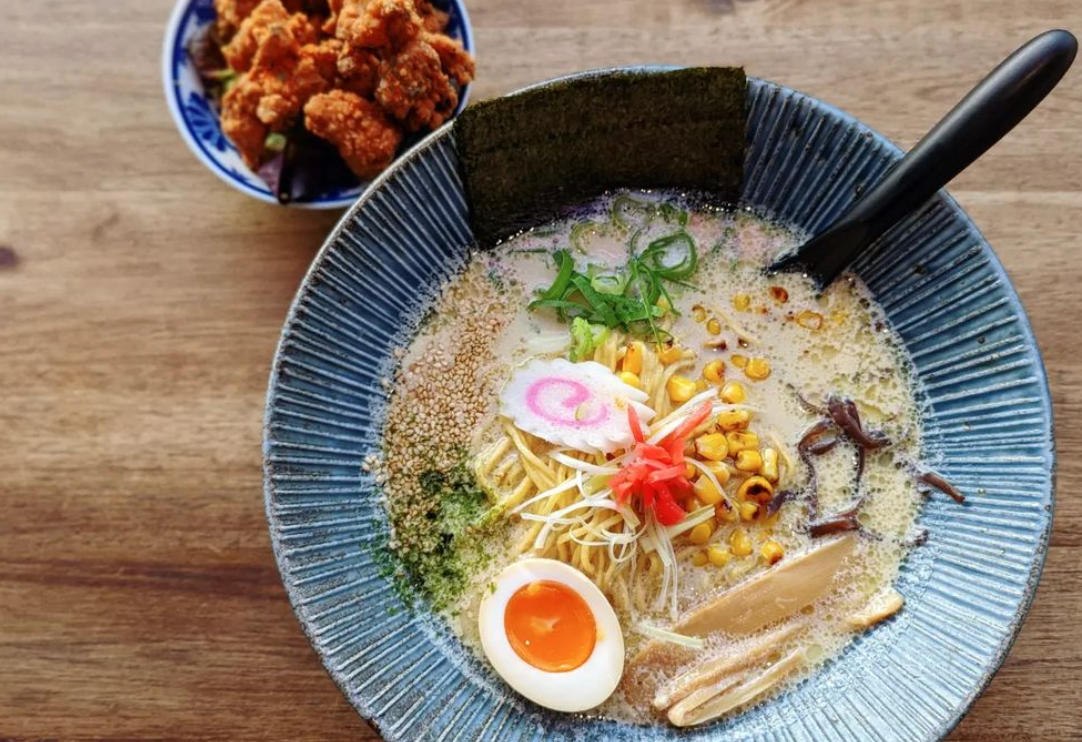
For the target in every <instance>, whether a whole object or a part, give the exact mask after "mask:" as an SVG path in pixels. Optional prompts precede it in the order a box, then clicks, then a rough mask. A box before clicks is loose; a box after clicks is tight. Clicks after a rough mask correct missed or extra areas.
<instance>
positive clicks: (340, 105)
mask: <svg viewBox="0 0 1082 742" xmlns="http://www.w3.org/2000/svg"><path fill="white" fill-rule="evenodd" d="M304 120H305V125H306V126H307V127H308V130H309V131H310V132H312V133H313V134H315V135H316V136H318V137H322V138H323V139H326V140H327V141H329V142H331V143H332V144H334V145H335V146H337V147H338V152H339V154H341V155H342V159H343V160H345V161H346V164H347V165H349V167H350V169H351V170H353V172H355V173H356V174H357V175H358V176H360V177H362V178H373V177H375V176H376V175H378V174H379V173H380V172H382V171H383V169H384V168H386V167H387V166H388V165H390V164H391V161H392V160H393V159H394V156H395V152H397V150H398V145H399V144H401V142H402V132H401V131H399V130H398V127H396V126H395V125H394V123H393V122H392V121H390V120H389V119H388V118H387V117H386V116H385V115H384V113H383V111H381V110H380V108H379V106H377V105H376V104H375V103H373V102H371V101H368V100H365V99H364V98H362V97H361V96H359V95H356V94H355V93H349V92H347V91H345V90H332V91H330V92H329V93H321V94H320V95H316V96H313V97H312V99H311V100H309V101H308V103H307V104H306V105H305V106H304Z"/></svg>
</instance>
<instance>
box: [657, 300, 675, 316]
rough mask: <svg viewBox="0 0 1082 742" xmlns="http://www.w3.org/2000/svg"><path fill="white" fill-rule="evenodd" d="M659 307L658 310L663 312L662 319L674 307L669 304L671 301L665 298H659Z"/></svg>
mask: <svg viewBox="0 0 1082 742" xmlns="http://www.w3.org/2000/svg"><path fill="white" fill-rule="evenodd" d="M657 306H658V309H660V310H661V316H662V317H664V316H665V315H666V314H668V313H669V310H671V309H672V305H670V304H669V300H668V299H666V298H665V297H664V296H659V297H658V298H657Z"/></svg>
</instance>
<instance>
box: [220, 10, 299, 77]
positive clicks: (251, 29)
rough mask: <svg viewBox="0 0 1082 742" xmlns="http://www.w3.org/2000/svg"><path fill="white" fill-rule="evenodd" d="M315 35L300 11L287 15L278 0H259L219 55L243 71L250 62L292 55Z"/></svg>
mask: <svg viewBox="0 0 1082 742" xmlns="http://www.w3.org/2000/svg"><path fill="white" fill-rule="evenodd" d="M316 36H317V31H316V28H315V27H314V26H313V25H312V24H311V23H310V22H309V20H308V17H307V16H305V15H304V14H303V13H294V14H293V15H290V14H289V11H288V10H286V7H285V6H284V5H282V2H281V0H263V2H261V3H259V5H258V6H257V7H256V8H255V10H253V11H252V13H251V14H250V15H249V16H248V17H247V18H245V19H244V21H243V23H241V24H240V30H238V31H237V33H236V35H235V36H233V38H232V40H231V41H230V42H229V43H228V44H226V45H225V46H223V47H222V54H223V56H225V61H226V62H228V63H229V66H230V67H231V68H232V69H233V70H235V71H237V72H246V71H247V70H249V69H251V68H252V66H253V65H257V66H270V65H273V64H275V63H277V62H278V60H279V59H280V58H282V57H285V56H288V55H295V54H296V53H297V51H298V50H299V49H300V47H301V46H303V45H304V44H312V43H315V41H316ZM257 55H258V56H260V59H258V60H257V59H256V57H257Z"/></svg>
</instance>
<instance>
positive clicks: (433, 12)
mask: <svg viewBox="0 0 1082 742" xmlns="http://www.w3.org/2000/svg"><path fill="white" fill-rule="evenodd" d="M413 6H414V7H415V8H416V9H417V15H419V16H420V17H421V27H422V28H423V29H424V30H425V31H427V32H428V33H443V29H445V28H447V20H448V15H447V13H445V12H443V11H442V10H439V9H437V8H436V7H435V6H433V5H432V3H430V2H429V1H428V0H413Z"/></svg>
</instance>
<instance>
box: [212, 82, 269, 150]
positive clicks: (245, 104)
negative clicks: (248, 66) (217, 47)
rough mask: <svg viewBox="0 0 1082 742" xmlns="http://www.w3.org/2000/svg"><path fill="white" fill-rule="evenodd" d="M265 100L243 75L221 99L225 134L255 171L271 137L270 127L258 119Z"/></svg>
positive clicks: (255, 84) (261, 89)
mask: <svg viewBox="0 0 1082 742" xmlns="http://www.w3.org/2000/svg"><path fill="white" fill-rule="evenodd" d="M263 97H264V90H263V88H262V87H261V86H260V84H259V83H258V82H257V81H253V80H251V79H250V78H249V77H248V76H247V75H242V76H241V77H240V78H239V79H238V80H237V81H236V83H234V85H233V87H231V88H230V89H229V91H228V92H226V94H225V95H224V96H223V97H222V133H223V134H225V135H226V136H227V137H229V141H231V142H232V143H233V146H234V147H236V148H237V151H238V152H240V156H241V158H242V159H243V160H244V162H245V163H246V164H247V165H248V167H250V168H252V169H253V170H255V169H257V168H258V167H259V161H260V159H261V157H262V155H263V150H264V144H265V142H266V140H267V134H268V133H269V129H268V128H267V125H266V124H264V123H263V122H262V121H260V120H259V116H258V115H256V110H257V109H258V108H259V102H260V101H261V100H262V99H263Z"/></svg>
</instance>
